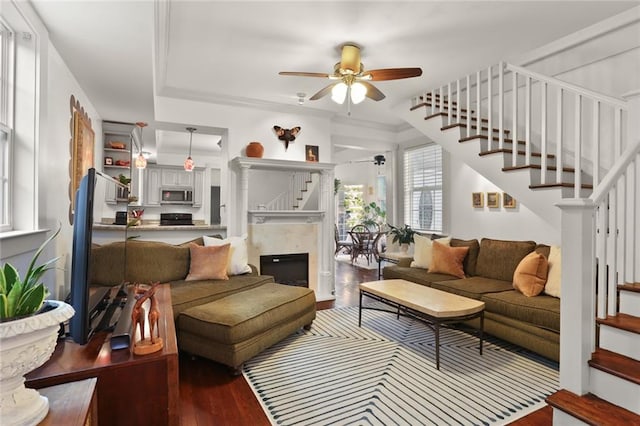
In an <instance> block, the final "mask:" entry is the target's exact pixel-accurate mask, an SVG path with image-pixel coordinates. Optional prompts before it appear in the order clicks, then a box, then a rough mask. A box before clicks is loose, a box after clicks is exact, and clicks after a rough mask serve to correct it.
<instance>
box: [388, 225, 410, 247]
mask: <svg viewBox="0 0 640 426" xmlns="http://www.w3.org/2000/svg"><path fill="white" fill-rule="evenodd" d="M388 226H389V233H390V234H391V235H393V240H392V241H393V242H394V243H399V244H411V243H412V242H413V236H414V235H415V234H416V231H414V230H413V229H411V227H410V226H409V225H407V224H405V225H404V226H403V227H401V228H399V227H395V226H393V225H388Z"/></svg>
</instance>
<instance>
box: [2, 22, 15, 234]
mask: <svg viewBox="0 0 640 426" xmlns="http://www.w3.org/2000/svg"><path fill="white" fill-rule="evenodd" d="M13 52H14V47H13V34H12V31H11V30H10V29H9V27H8V26H7V25H5V23H4V22H2V21H0V231H6V230H10V229H11V216H10V210H9V204H10V196H11V192H10V187H11V182H10V176H11V170H10V164H11V162H10V161H9V158H10V156H11V142H12V133H13V132H12V126H13V119H12V117H13V101H12V99H13Z"/></svg>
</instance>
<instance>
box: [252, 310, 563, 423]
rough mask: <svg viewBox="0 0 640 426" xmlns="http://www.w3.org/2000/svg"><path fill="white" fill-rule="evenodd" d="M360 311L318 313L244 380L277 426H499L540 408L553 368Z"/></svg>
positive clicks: (497, 345)
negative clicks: (437, 351)
mask: <svg viewBox="0 0 640 426" xmlns="http://www.w3.org/2000/svg"><path fill="white" fill-rule="evenodd" d="M362 314H363V319H362V327H361V328H359V327H358V308H357V307H350V308H340V309H331V310H324V311H318V314H317V318H316V320H315V321H314V323H313V327H312V328H311V330H309V331H304V330H300V331H299V332H297V333H296V334H294V335H292V336H290V337H289V338H287V339H285V340H283V341H282V342H280V343H279V344H277V345H275V346H273V347H271V348H269V349H267V350H266V351H264V352H263V353H261V354H260V355H258V356H257V357H255V358H254V359H252V360H251V361H249V362H248V363H247V364H246V365H245V368H244V375H245V377H246V379H247V381H248V382H249V384H250V385H251V387H252V388H253V391H254V392H255V394H256V397H257V398H258V400H259V401H260V403H261V404H262V406H263V408H264V410H265V412H266V413H267V415H268V416H269V418H270V419H271V421H272V423H273V424H278V425H351V424H353V425H501V424H507V423H509V422H511V421H513V420H514V419H516V418H519V417H521V416H523V415H525V414H527V413H529V412H531V411H533V410H535V409H538V408H540V407H542V406H543V405H544V399H545V397H546V396H547V395H549V394H551V393H553V392H555V391H556V390H557V389H558V368H557V364H555V363H552V362H550V361H547V360H545V359H544V358H540V357H536V356H534V355H531V354H530V353H528V352H526V351H524V350H522V349H519V348H517V347H515V346H513V345H508V344H505V343H504V342H502V341H500V340H498V339H493V338H489V340H486V341H485V343H484V347H483V355H480V354H479V353H478V339H477V337H476V336H475V335H472V334H467V333H465V332H462V331H459V330H453V329H442V330H441V334H440V342H441V346H440V370H439V371H438V370H436V368H435V350H434V349H435V348H434V334H433V332H432V331H431V329H429V328H428V327H427V326H426V325H424V324H423V323H422V322H420V321H416V320H413V319H410V318H405V317H401V318H400V319H399V320H398V319H396V317H395V315H393V314H391V313H387V312H380V311H373V310H363V312H362Z"/></svg>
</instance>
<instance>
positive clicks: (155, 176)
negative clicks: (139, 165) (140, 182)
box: [142, 166, 162, 206]
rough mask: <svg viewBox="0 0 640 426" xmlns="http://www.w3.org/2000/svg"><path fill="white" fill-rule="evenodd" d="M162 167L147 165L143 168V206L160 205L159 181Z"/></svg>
mask: <svg viewBox="0 0 640 426" xmlns="http://www.w3.org/2000/svg"><path fill="white" fill-rule="evenodd" d="M161 174H162V169H160V168H157V167H151V166H147V168H146V169H144V197H143V199H142V204H143V205H145V206H159V205H160V181H161Z"/></svg>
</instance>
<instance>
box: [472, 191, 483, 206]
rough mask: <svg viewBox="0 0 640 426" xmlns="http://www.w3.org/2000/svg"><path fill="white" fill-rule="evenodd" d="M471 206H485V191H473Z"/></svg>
mask: <svg viewBox="0 0 640 426" xmlns="http://www.w3.org/2000/svg"><path fill="white" fill-rule="evenodd" d="M471 206H472V207H473V208H474V209H481V208H483V207H484V192H472V193H471Z"/></svg>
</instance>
